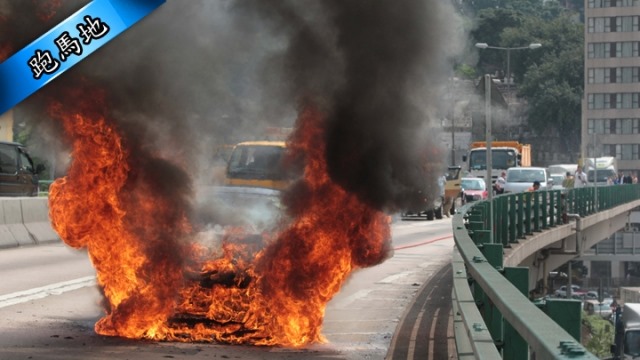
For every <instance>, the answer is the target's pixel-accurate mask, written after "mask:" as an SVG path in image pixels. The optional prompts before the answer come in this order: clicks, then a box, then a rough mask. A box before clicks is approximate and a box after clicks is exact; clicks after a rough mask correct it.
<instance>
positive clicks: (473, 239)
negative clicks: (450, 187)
mask: <svg viewBox="0 0 640 360" xmlns="http://www.w3.org/2000/svg"><path fill="white" fill-rule="evenodd" d="M638 206H640V185H639V184H630V185H617V186H606V187H596V188H594V187H588V188H581V189H571V190H569V191H568V192H566V193H562V192H561V191H540V192H534V193H522V194H507V195H501V196H498V197H496V198H494V199H493V201H492V202H491V203H489V202H488V201H482V202H478V203H473V204H472V205H469V206H465V207H463V208H462V209H461V211H460V213H458V214H456V215H455V216H454V219H453V233H454V238H455V243H456V251H454V259H453V290H452V299H453V309H454V310H453V313H454V322H455V323H454V327H455V337H456V347H457V351H458V358H459V359H529V358H531V359H597V357H596V356H595V355H593V354H591V353H589V352H588V351H587V350H586V349H585V348H584V347H583V346H582V345H581V344H580V341H579V338H580V328H579V326H576V325H575V324H576V323H577V324H579V322H580V316H581V309H580V304H579V302H576V301H566V300H548V301H546V303H544V304H542V305H541V304H536V303H534V302H533V301H532V300H533V298H532V291H533V290H534V289H535V288H536V286H537V284H538V281H539V280H544V279H546V276H545V274H547V273H548V272H549V271H550V270H552V269H555V268H557V267H558V266H560V265H562V264H564V263H566V262H567V261H569V260H571V259H572V258H575V257H578V256H580V254H581V253H582V251H583V250H586V249H589V248H590V247H591V246H593V245H594V244H596V243H598V242H599V241H602V240H603V239H605V238H607V237H608V236H609V235H611V234H613V233H614V232H616V231H617V230H619V229H622V228H624V226H625V225H626V223H627V221H628V216H629V212H630V211H631V210H632V209H634V208H636V207H638ZM490 214H491V215H490ZM576 329H577V331H576Z"/></svg>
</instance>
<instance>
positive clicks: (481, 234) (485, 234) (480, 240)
mask: <svg viewBox="0 0 640 360" xmlns="http://www.w3.org/2000/svg"><path fill="white" fill-rule="evenodd" d="M473 242H474V243H475V244H476V246H478V247H481V246H482V245H485V244H489V243H491V232H490V231H489V230H474V231H473Z"/></svg>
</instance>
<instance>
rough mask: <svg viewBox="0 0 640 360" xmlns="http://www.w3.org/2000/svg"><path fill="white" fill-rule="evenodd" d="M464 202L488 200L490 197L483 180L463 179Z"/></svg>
mask: <svg viewBox="0 0 640 360" xmlns="http://www.w3.org/2000/svg"><path fill="white" fill-rule="evenodd" d="M460 187H461V192H462V201H464V202H465V203H469V202H472V201H477V200H486V199H487V198H488V197H489V192H488V191H487V185H486V183H485V181H484V179H481V178H462V182H461V185H460Z"/></svg>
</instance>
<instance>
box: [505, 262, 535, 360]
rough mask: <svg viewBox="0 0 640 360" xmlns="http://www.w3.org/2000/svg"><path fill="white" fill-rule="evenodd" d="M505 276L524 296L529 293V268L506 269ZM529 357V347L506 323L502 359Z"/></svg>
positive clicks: (510, 359) (513, 359)
mask: <svg viewBox="0 0 640 360" xmlns="http://www.w3.org/2000/svg"><path fill="white" fill-rule="evenodd" d="M504 276H505V277H506V278H507V280H509V282H510V283H512V284H513V285H514V286H515V287H516V288H517V289H518V290H519V291H520V292H521V293H522V294H523V295H525V296H526V295H527V292H528V291H529V268H526V267H506V268H504ZM528 356H529V345H528V344H527V342H526V341H525V340H524V338H523V337H522V336H520V334H518V332H517V331H516V330H515V329H514V328H513V327H512V326H511V324H509V323H508V322H506V321H505V323H504V347H503V348H502V358H503V359H504V360H519V359H527V358H528Z"/></svg>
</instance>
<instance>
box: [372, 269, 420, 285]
mask: <svg viewBox="0 0 640 360" xmlns="http://www.w3.org/2000/svg"><path fill="white" fill-rule="evenodd" d="M415 273H416V271H403V272H401V273H397V274H394V275H389V276H387V277H386V278H384V279H382V280H380V281H378V282H377V284H392V283H394V282H396V281H398V280H400V279H403V278H406V277H409V276H411V275H414V274H415Z"/></svg>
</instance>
